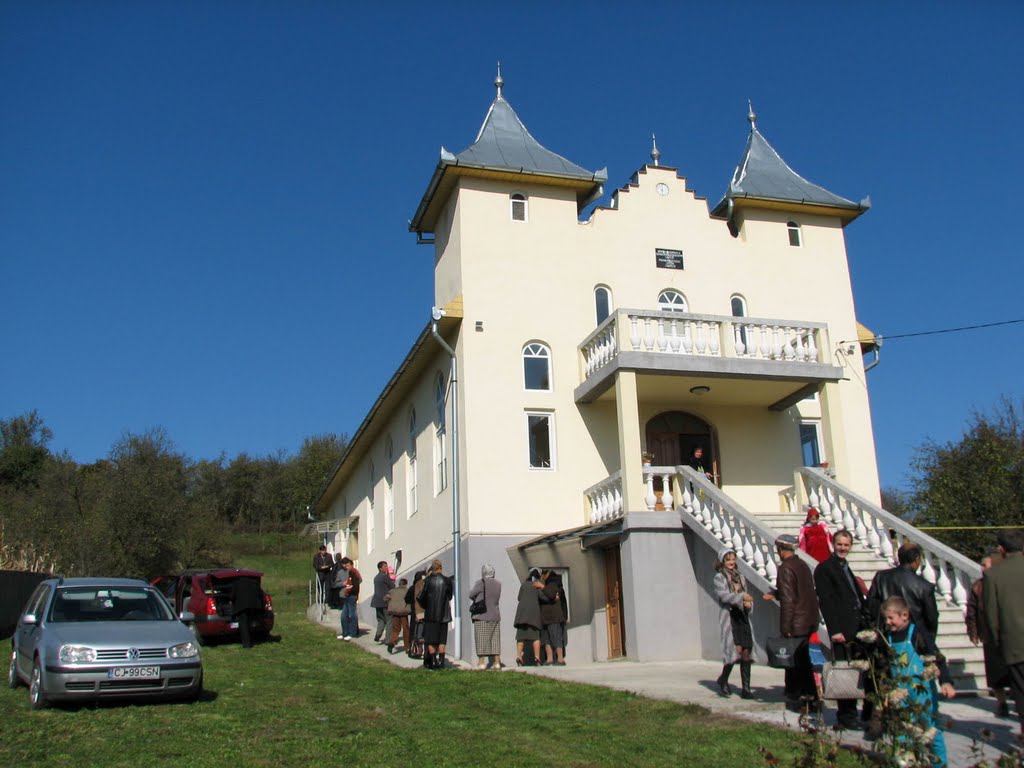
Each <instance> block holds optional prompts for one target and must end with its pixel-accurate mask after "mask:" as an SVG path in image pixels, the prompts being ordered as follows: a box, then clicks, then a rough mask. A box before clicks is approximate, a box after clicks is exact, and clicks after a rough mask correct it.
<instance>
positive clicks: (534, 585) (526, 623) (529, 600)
mask: <svg viewBox="0 0 1024 768" xmlns="http://www.w3.org/2000/svg"><path fill="white" fill-rule="evenodd" d="M542 589H544V582H542V581H541V580H540V573H538V572H537V570H536V569H533V570H531V571H530V575H529V577H528V578H527V579H526V581H524V582H523V584H522V586H521V587H519V605H518V606H517V607H516V618H515V627H516V666H517V667H521V666H523V664H524V663H525V662H524V661H523V650H524V648H525V646H526V643H530V644H531V645H532V646H533V661H532V662H531V663H532V664H539V663H540V630H541V627H542V626H543V625H544V622H543V621H542V620H541V617H540V591H541V590H542Z"/></svg>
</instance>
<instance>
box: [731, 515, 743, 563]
mask: <svg viewBox="0 0 1024 768" xmlns="http://www.w3.org/2000/svg"><path fill="white" fill-rule="evenodd" d="M732 548H733V549H735V550H736V552H737V554H738V555H740V556H744V557H745V556H746V553H745V552H744V551H743V537H742V536H740V524H739V521H738V520H733V527H732Z"/></svg>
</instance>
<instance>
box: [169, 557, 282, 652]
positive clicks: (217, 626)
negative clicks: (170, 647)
mask: <svg viewBox="0 0 1024 768" xmlns="http://www.w3.org/2000/svg"><path fill="white" fill-rule="evenodd" d="M262 577H263V574H262V573H261V572H260V571H247V570H244V569H241V568H217V569H206V570H188V571H183V572H182V573H180V574H179V575H177V576H161V577H160V578H158V579H154V580H153V585H154V586H155V587H156V588H157V589H159V590H160V591H161V592H162V593H163V594H164V596H166V597H167V600H168V601H169V602H170V603H171V605H173V606H174V612H175V613H176V614H178V615H180V614H181V613H182V612H183V611H188V612H189V613H191V614H192V615H193V616H194V617H195V618H194V621H195V623H194V624H193V626H194V627H195V630H196V638H197V639H198V640H199V641H200V642H202V641H203V640H205V639H211V638H219V637H238V621H237V620H235V619H234V618H233V616H234V604H233V602H232V599H233V595H234V583H235V581H236V580H238V579H240V578H254V579H256V580H257V581H260V580H261V579H262ZM260 594H261V595H262V596H263V610H262V612H261V613H259V614H257V615H256V616H255V617H253V619H252V631H253V634H254V635H256V636H257V637H259V636H262V637H266V636H268V635H269V634H270V631H271V630H272V629H273V628H274V605H273V603H272V602H271V600H270V595H268V594H267V593H266V592H264V591H263V589H262V585H261V588H260Z"/></svg>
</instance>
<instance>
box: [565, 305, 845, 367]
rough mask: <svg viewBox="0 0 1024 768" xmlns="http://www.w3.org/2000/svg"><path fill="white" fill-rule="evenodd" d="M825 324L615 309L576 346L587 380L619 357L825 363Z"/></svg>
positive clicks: (826, 346)
mask: <svg viewBox="0 0 1024 768" xmlns="http://www.w3.org/2000/svg"><path fill="white" fill-rule="evenodd" d="M825 333H826V329H825V324H824V323H814V322H807V321H797V320H769V319H766V318H756V317H727V316H721V315H694V314H687V313H682V312H652V311H648V310H635V309H620V310H616V311H615V312H614V313H613V314H612V315H610V316H609V317H608V318H607V319H606V320H605V321H604V322H603V323H601V325H599V326H598V327H597V329H596V330H595V331H594V332H593V333H591V334H590V335H589V336H588V337H587V338H586V339H585V340H584V341H583V343H582V344H581V345H580V347H579V349H580V354H581V357H582V366H583V376H584V378H587V377H589V376H591V375H593V374H594V373H596V372H597V371H599V370H600V369H601V368H602V367H604V366H605V365H607V364H608V363H609V362H611V361H612V360H614V359H615V358H616V357H617V356H618V355H619V353H620V352H650V353H655V354H664V355H677V356H678V355H687V356H695V357H718V358H722V357H724V358H741V359H748V360H767V361H779V362H789V363H793V362H800V363H827V362H829V361H828V360H827V359H826V358H825V354H826V353H827V349H828V344H827V339H826V338H825Z"/></svg>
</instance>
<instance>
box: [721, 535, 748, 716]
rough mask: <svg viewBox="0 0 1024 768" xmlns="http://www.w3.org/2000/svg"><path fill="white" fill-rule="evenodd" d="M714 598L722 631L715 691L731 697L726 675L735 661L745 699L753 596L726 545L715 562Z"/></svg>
mask: <svg viewBox="0 0 1024 768" xmlns="http://www.w3.org/2000/svg"><path fill="white" fill-rule="evenodd" d="M715 571H716V573H715V578H714V588H715V597H716V598H717V600H718V604H719V606H721V608H722V612H721V614H720V618H719V621H718V626H719V630H720V631H721V633H722V674H721V675H719V676H718V680H717V681H716V682H717V683H718V690H719V693H721V694H722V696H731V695H732V687H731V686H730V685H729V675H730V674H731V673H732V669H733V667H734V666H736V664H737V663H738V664H739V665H740V680H741V684H742V686H743V687H742V689H741V690H740V696H741V697H742V698H744V699H751V698H753V697H754V694H753V692H752V691H751V690H750V666H751V664H752V663H753V662H752V661H751V659H750V649H751V648H753V647H754V633H753V630H752V629H751V626H750V611H751V609H752V608H753V607H754V598H753V597H752V596H751V595H750V593H748V592H747V582H746V579H744V578H743V576H742V574H740V570H739V563H738V561H737V560H736V550H734V549H733V548H732V547H726V548H725V549H723V550H722V551H721V552H719V553H718V562H716V563H715Z"/></svg>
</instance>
